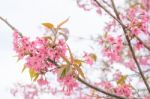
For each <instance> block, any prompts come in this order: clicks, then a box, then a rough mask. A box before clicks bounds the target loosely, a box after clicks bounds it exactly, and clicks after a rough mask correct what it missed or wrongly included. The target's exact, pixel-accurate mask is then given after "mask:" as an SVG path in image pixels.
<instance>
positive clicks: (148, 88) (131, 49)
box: [111, 0, 150, 93]
mask: <svg viewBox="0 0 150 99" xmlns="http://www.w3.org/2000/svg"><path fill="white" fill-rule="evenodd" d="M111 2H112V6H113V9H114V12H115V14H116V16H117V19H118V20H119V21H120V22H121V23H122V21H121V19H120V17H119V13H118V12H117V9H116V6H115V3H114V1H113V0H111ZM120 25H121V24H120ZM121 26H122V29H123V31H124V34H125V37H126V40H127V42H128V45H129V49H130V51H131V53H132V57H133V59H134V61H135V63H136V65H137V67H138V70H139V73H140V75H141V77H142V79H143V81H144V83H145V85H146V88H147V90H148V92H149V93H150V87H149V84H148V82H147V80H146V78H145V76H144V74H143V72H142V69H141V67H140V64H139V62H138V61H137V58H136V55H135V52H134V49H133V47H132V45H131V42H130V39H129V36H128V35H127V31H126V28H125V27H124V26H123V25H121Z"/></svg>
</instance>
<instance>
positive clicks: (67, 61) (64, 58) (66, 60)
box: [61, 55, 71, 65]
mask: <svg viewBox="0 0 150 99" xmlns="http://www.w3.org/2000/svg"><path fill="white" fill-rule="evenodd" d="M61 57H62V58H63V60H64V61H65V62H66V63H67V64H68V65H70V64H71V63H70V62H69V60H68V59H67V58H66V57H65V56H63V55H61Z"/></svg>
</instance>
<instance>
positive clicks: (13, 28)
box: [0, 16, 23, 37]
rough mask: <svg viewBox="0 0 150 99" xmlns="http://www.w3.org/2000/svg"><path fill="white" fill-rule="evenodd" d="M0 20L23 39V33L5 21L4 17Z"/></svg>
mask: <svg viewBox="0 0 150 99" xmlns="http://www.w3.org/2000/svg"><path fill="white" fill-rule="evenodd" d="M0 20H2V21H3V22H4V23H5V24H6V25H7V26H8V27H10V28H11V29H12V30H13V31H16V32H17V33H19V35H20V36H21V37H22V36H23V35H22V33H21V32H19V31H18V30H17V29H16V28H15V27H14V26H13V25H11V24H10V23H9V22H8V21H7V20H6V19H4V18H3V17H1V16H0Z"/></svg>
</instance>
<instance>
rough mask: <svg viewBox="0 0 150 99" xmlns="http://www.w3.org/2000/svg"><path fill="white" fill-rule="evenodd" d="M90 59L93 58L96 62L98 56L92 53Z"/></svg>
mask: <svg viewBox="0 0 150 99" xmlns="http://www.w3.org/2000/svg"><path fill="white" fill-rule="evenodd" d="M90 57H91V58H92V59H93V60H94V61H96V60H97V56H96V54H94V53H91V54H90Z"/></svg>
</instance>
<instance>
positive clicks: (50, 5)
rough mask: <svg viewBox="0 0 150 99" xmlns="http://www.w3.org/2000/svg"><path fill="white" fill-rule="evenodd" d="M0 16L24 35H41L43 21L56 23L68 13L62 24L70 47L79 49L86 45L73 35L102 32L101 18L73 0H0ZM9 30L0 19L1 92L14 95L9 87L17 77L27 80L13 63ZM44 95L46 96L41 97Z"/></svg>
mask: <svg viewBox="0 0 150 99" xmlns="http://www.w3.org/2000/svg"><path fill="white" fill-rule="evenodd" d="M0 16H2V17H4V18H7V20H8V21H9V22H10V23H11V24H13V25H14V26H15V27H16V28H18V29H19V30H20V31H21V32H23V34H24V35H27V36H36V35H40V34H41V33H40V32H41V30H40V28H39V27H40V24H41V23H42V22H51V23H55V24H57V23H59V22H61V21H62V20H64V19H66V18H67V17H70V20H69V22H68V23H67V24H66V25H65V26H66V27H68V29H69V30H70V34H71V35H72V36H71V40H69V44H70V46H71V49H73V50H74V51H78V49H83V47H84V49H85V48H86V47H85V46H87V45H88V43H87V42H80V41H78V42H77V41H76V40H75V39H72V38H74V37H76V36H79V37H80V36H81V37H83V36H84V37H85V38H89V35H95V34H94V33H100V32H101V29H100V27H101V25H102V24H103V21H102V20H104V19H102V18H99V16H98V15H97V14H96V13H93V12H85V11H83V10H82V9H80V8H78V7H77V5H76V2H75V0H0ZM12 46H13V45H12V31H11V30H10V29H9V28H8V27H7V26H6V25H5V24H4V23H2V21H0V96H1V98H2V99H13V98H14V97H12V95H10V93H9V88H10V86H12V84H13V83H15V82H17V81H21V82H30V79H29V77H28V75H26V74H21V72H20V71H21V69H22V65H21V63H16V58H15V57H13V56H14V55H15V53H14V51H13V47H12ZM44 99H46V98H44Z"/></svg>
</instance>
